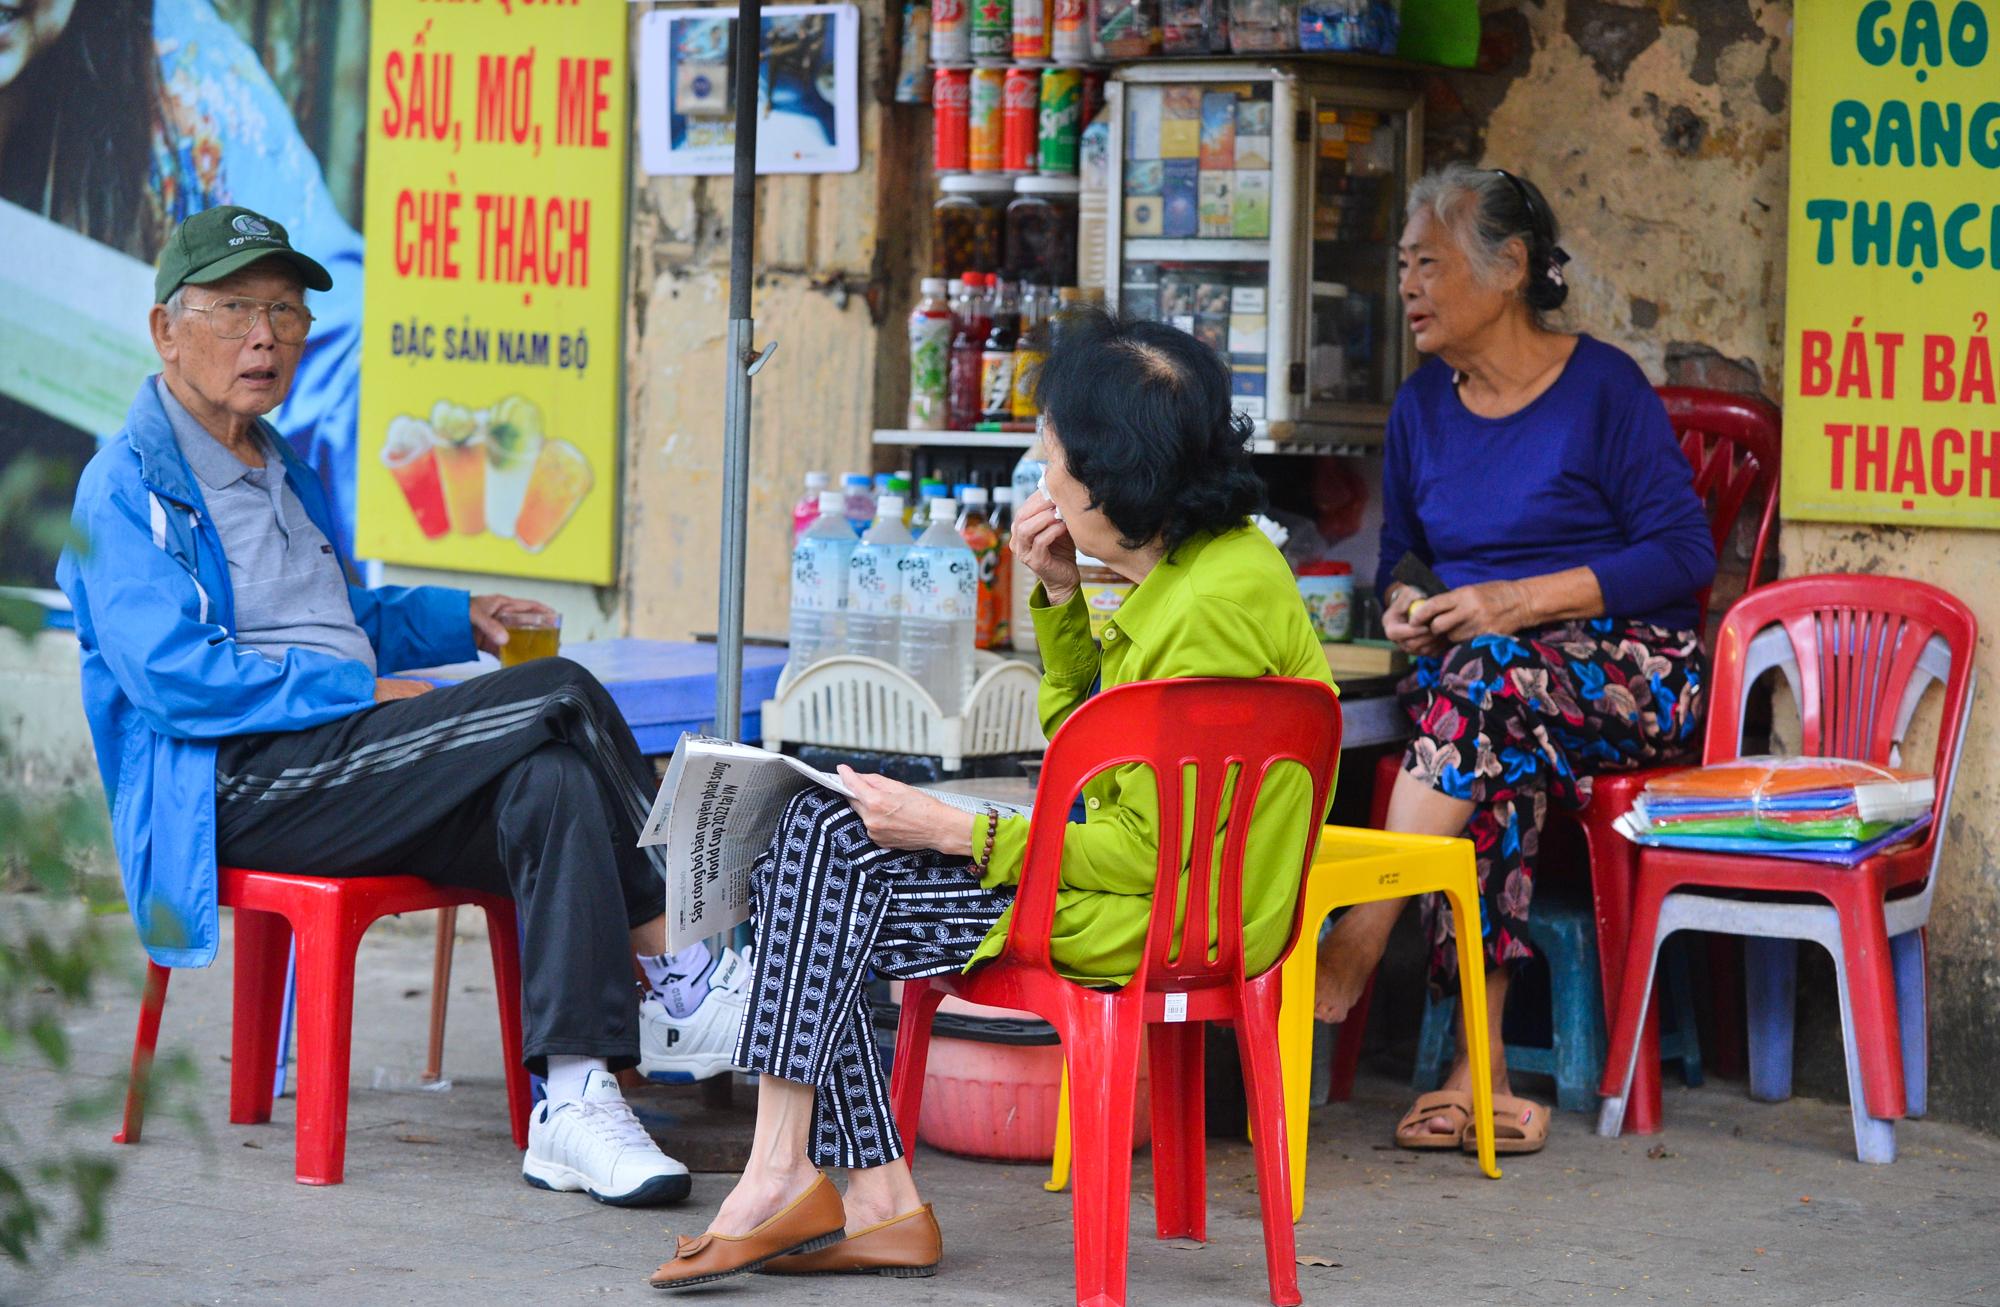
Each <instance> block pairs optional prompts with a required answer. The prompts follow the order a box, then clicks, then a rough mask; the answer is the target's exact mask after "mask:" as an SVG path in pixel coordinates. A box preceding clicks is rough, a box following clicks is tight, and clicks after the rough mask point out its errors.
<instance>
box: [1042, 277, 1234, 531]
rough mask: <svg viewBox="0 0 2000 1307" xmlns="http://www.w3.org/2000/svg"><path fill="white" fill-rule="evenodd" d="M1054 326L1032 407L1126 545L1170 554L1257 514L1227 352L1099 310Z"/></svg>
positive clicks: (1087, 310) (1163, 328)
mask: <svg viewBox="0 0 2000 1307" xmlns="http://www.w3.org/2000/svg"><path fill="white" fill-rule="evenodd" d="M1055 326H1056V330H1055V333H1054V338H1053V343H1052V345H1051V346H1050V349H1049V354H1048V357H1047V358H1046V359H1045V360H1044V361H1043V362H1042V364H1041V365H1040V367H1039V368H1038V370H1037V375H1036V377H1035V379H1034V387H1035V398H1036V402H1037V403H1038V405H1039V406H1040V408H1041V411H1042V412H1043V413H1044V414H1046V415H1047V417H1048V420H1049V423H1050V425H1051V426H1053V427H1054V429H1055V431H1054V434H1055V438H1056V441H1057V442H1058V443H1059V444H1060V445H1061V446H1062V451H1063V458H1064V460H1065V462H1066V463H1067V464H1068V467H1069V472H1070V475H1071V476H1073V477H1075V478H1076V479H1077V481H1078V482H1079V483H1081V484H1082V486H1083V488H1084V489H1085V490H1086V491H1087V492H1089V494H1090V506H1091V507H1092V508H1095V509H1101V510H1103V512H1104V515H1105V516H1106V517H1107V518H1109V519H1110V520H1111V524H1112V525H1113V526H1115V527H1117V528H1118V534H1119V536H1120V540H1119V543H1120V544H1122V545H1123V546H1124V547H1125V548H1127V549H1138V548H1141V547H1143V546H1145V545H1146V544H1147V543H1149V542H1151V541H1153V540H1155V539H1157V540H1159V541H1160V542H1161V543H1163V544H1164V545H1165V546H1166V548H1167V552H1168V553H1169V554H1171V553H1172V552H1173V551H1174V550H1176V549H1178V548H1179V547H1180V546H1181V545H1183V544H1185V543H1186V542H1187V541H1188V540H1190V539H1192V538H1193V537H1195V536H1197V535H1200V534H1201V533H1203V532H1206V531H1227V530H1230V529H1233V528H1235V527H1239V526H1242V525H1243V524H1244V522H1245V521H1246V520H1247V519H1248V518H1249V516H1250V514H1252V513H1253V512H1255V511H1257V509H1258V508H1259V507H1260V506H1261V505H1262V504H1263V502H1264V483H1263V482H1262V481H1260V480H1258V478H1257V474H1256V473H1255V472H1254V471H1253V470H1252V469H1251V466H1250V453H1249V449H1248V445H1249V440H1250V430H1251V427H1250V420H1249V419H1248V418H1246V417H1244V416H1243V415H1242V414H1240V413H1237V412H1236V411H1235V410H1234V408H1233V407H1232V406H1231V403H1230V387H1229V368H1228V366H1227V365H1226V364H1225V363H1224V362H1223V361H1222V358H1221V356H1220V355H1218V354H1217V353H1216V352H1215V351H1214V350H1212V349H1210V348H1209V347H1208V346H1207V345H1204V344H1202V343H1201V342H1200V341H1198V340H1196V339H1195V338H1194V337H1193V336H1191V335H1189V334H1188V333H1187V332H1185V331H1181V330H1179V329H1178V328H1175V327H1170V326H1168V325H1166V324H1165V323H1162V322H1148V321H1144V320H1141V319H1137V318H1128V317H1123V316H1120V315H1116V314H1113V313H1110V312H1108V311H1106V310H1105V309H1103V308H1101V307H1096V306H1088V307H1084V308H1080V309H1077V310H1074V311H1071V312H1066V313H1064V314H1063V315H1062V317H1061V318H1060V319H1058V320H1057V322H1056V324H1055Z"/></svg>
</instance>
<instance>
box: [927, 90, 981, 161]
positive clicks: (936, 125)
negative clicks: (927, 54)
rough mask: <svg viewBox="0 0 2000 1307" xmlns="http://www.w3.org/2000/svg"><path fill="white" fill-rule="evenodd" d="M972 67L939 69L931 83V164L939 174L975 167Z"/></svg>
mask: <svg viewBox="0 0 2000 1307" xmlns="http://www.w3.org/2000/svg"><path fill="white" fill-rule="evenodd" d="M971 126H972V70H971V69H969V68H940V69H938V70H937V75H936V76H935V77H934V78H933V79H932V83H931V140H932V153H931V167H932V168H933V169H935V170H936V171H938V172H940V173H946V172H964V171H966V170H967V169H968V168H970V167H971V166H972V159H971V156H970V153H969V150H970V146H971V142H970V141H969V140H968V138H967V137H968V133H969V131H970V130H971Z"/></svg>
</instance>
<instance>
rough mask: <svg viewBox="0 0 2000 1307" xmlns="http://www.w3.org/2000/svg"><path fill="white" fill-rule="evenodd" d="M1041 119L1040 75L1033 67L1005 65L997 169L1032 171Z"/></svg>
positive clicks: (1017, 173) (1008, 171)
mask: <svg viewBox="0 0 2000 1307" xmlns="http://www.w3.org/2000/svg"><path fill="white" fill-rule="evenodd" d="M1041 121H1042V77H1041V70H1040V69H1036V68H1009V69H1008V70H1007V75H1006V80H1005V81H1004V82H1003V83H1002V84H1001V92H1000V171H1001V172H1004V173H1012V174H1015V175H1017V176H1018V175H1021V174H1025V173H1031V172H1033V171H1035V167H1036V157H1035V156H1036V145H1037V142H1038V141H1039V140H1040V133H1041Z"/></svg>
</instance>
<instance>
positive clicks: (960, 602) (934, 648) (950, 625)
mask: <svg viewBox="0 0 2000 1307" xmlns="http://www.w3.org/2000/svg"><path fill="white" fill-rule="evenodd" d="M957 514H958V504H957V502H956V501H955V500H951V499H938V500H934V501H932V503H931V520H930V525H929V526H927V527H925V528H924V533H923V535H922V536H921V537H920V538H919V539H918V540H917V543H916V547H915V548H914V549H912V550H910V554H909V558H908V560H907V562H906V565H905V566H904V568H903V629H902V658H901V660H900V661H901V663H902V667H903V670H904V671H906V672H908V673H909V674H910V676H911V678H912V679H914V680H915V681H916V683H917V684H918V685H921V686H922V687H923V688H924V689H925V690H926V691H928V692H929V694H930V696H931V698H933V699H935V700H937V704H938V707H939V708H940V709H942V710H943V711H944V713H945V715H946V716H957V715H958V714H959V713H961V712H963V711H965V703H966V700H967V699H969V698H971V697H972V671H973V664H972V637H973V630H974V628H975V627H976V626H977V625H978V622H979V564H978V562H977V561H976V560H975V559H974V558H973V556H972V551H971V550H970V549H967V548H966V547H965V541H964V540H963V539H961V538H960V537H959V534H958V528H957V527H956V526H955V525H954V519H955V518H956V517H957Z"/></svg>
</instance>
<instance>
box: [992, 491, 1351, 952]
mask: <svg viewBox="0 0 2000 1307" xmlns="http://www.w3.org/2000/svg"><path fill="white" fill-rule="evenodd" d="M1030 608H1031V610H1032V612H1033V614H1034V621H1035V636H1036V639H1037V640H1038V641H1039V642H1040V645H1041V653H1042V664H1043V669H1044V670H1043V673H1042V686H1041V697H1040V710H1041V717H1042V730H1043V731H1044V732H1045V733H1046V734H1048V735H1050V736H1054V735H1055V733H1056V730H1057V728H1058V727H1060V726H1061V725H1062V724H1063V722H1064V721H1066V720H1067V719H1068V718H1069V715H1070V714H1071V713H1072V712H1075V711H1076V709H1077V708H1078V707H1079V706H1080V705H1081V704H1082V703H1083V701H1084V699H1085V697H1086V696H1087V695H1088V694H1089V693H1090V687H1091V683H1092V682H1093V681H1096V680H1097V679H1098V678H1099V676H1100V675H1101V676H1102V677H1103V686H1104V688H1105V689H1107V690H1109V689H1111V688H1113V687H1114V686H1119V685H1126V684H1129V683H1131V682H1133V681H1155V680H1164V679H1167V678H1170V677H1185V676H1237V677H1257V676H1288V677H1300V678H1305V679H1309V680H1315V681H1324V682H1326V683H1327V684H1329V685H1331V684H1332V683H1333V682H1332V677H1331V676H1330V675H1329V674H1328V672H1327V664H1326V656H1325V654H1324V653H1323V652H1322V651H1321V649H1320V646H1319V642H1318V640H1317V639H1316V638H1315V637H1314V635H1313V630H1312V625H1311V623H1310V622H1309V621H1308V620H1307V617H1306V611H1305V605H1304V604H1302V603H1301V602H1300V601H1299V593H1298V588H1297V586H1296V584H1295V583H1294V582H1293V580H1292V574H1291V570H1290V569H1289V568H1288V567H1287V566H1286V565H1285V560H1284V558H1283V556H1282V555H1280V554H1279V553H1278V551H1277V549H1276V548H1274V547H1273V546H1272V544H1271V542H1270V541H1269V540H1267V539H1266V538H1265V537H1264V535H1263V534H1262V533H1261V532H1259V531H1257V530H1256V529H1255V528H1253V527H1248V526H1246V527H1242V528H1239V529H1237V530H1234V531H1228V532H1224V533H1223V534H1221V535H1213V536H1206V535H1205V536H1197V537H1196V538H1195V539H1193V540H1190V541H1188V542H1187V543H1186V544H1184V545H1182V546H1181V547H1180V548H1179V549H1178V550H1176V551H1175V552H1174V554H1173V556H1172V557H1171V558H1169V559H1167V560H1165V561H1163V562H1161V563H1160V564H1159V565H1158V566H1157V567H1155V568H1154V569H1153V570H1152V572H1151V573H1149V574H1148V575H1147V577H1146V579H1145V580H1144V581H1143V582H1141V583H1140V584H1139V585H1138V586H1137V587H1136V588H1134V589H1133V591H1132V593H1131V594H1130V595H1129V596H1128V597H1127V598H1126V600H1125V603H1124V605H1123V606H1122V607H1121V608H1120V609H1119V610H1118V614H1117V616H1116V617H1115V618H1113V619H1112V621H1111V622H1110V623H1109V624H1108V625H1107V626H1106V627H1105V629H1104V644H1103V647H1102V649H1101V650H1100V648H1099V647H1098V645H1097V644H1096V643H1094V642H1093V641H1092V640H1091V638H1090V619H1089V615H1088V612H1087V611H1086V609H1085V607H1084V602H1083V598H1082V596H1081V595H1077V596H1073V597H1072V598H1071V599H1070V601H1069V602H1068V603H1067V604H1064V605H1062V606H1061V607H1059V608H1056V607H1050V606H1049V605H1048V595H1047V593H1046V592H1045V591H1043V590H1042V589H1041V588H1040V587H1037V589H1036V591H1035V596H1034V599H1033V600H1032V602H1031V604H1030ZM1083 798H1084V807H1085V819H1084V823H1083V825H1082V826H1080V827H1075V828H1072V829H1071V830H1070V831H1069V832H1068V835H1067V837H1066V838H1065V839H1064V841H1063V852H1062V888H1061V890H1060V891H1059V893H1058V894H1057V897H1056V916H1055V926H1054V929H1053V932H1052V935H1051V949H1052V953H1053V955H1054V959H1055V964H1056V967H1057V969H1058V970H1059V971H1061V972H1062V973H1063V974H1064V975H1066V976H1068V977H1070V978H1071V979H1073V980H1078V981H1082V982H1083V983H1085V984H1094V985H1102V984H1117V985H1122V984H1124V983H1125V982H1126V981H1128V980H1130V979H1131V978H1132V975H1133V973H1134V972H1135V971H1137V970H1138V967H1139V959H1140V956H1141V955H1142V954H1143V952H1144V951H1145V943H1146V927H1147V924H1148V922H1149V920H1150V919H1151V916H1152V900H1153V879H1154V871H1155V868H1156V866H1157V865H1158V863H1157V859H1158V849H1159V837H1158V831H1159V824H1160V812H1159V801H1158V797H1157V794H1156V792H1155V789H1154V783H1153V773H1152V772H1151V770H1150V769H1148V768H1145V767H1139V766H1130V767H1120V768H1116V769H1114V770H1112V771H1108V772H1104V773H1101V774H1100V775H1098V776H1097V777H1096V778H1095V779H1093V780H1091V781H1090V782H1089V783H1088V784H1087V785H1085V786H1084V789H1083ZM1311 802H1312V780H1311V778H1310V777H1309V776H1307V775H1306V772H1305V769H1304V768H1302V767H1298V766H1286V767H1280V768H1277V769H1274V770H1273V771H1272V773H1271V775H1270V777H1269V779H1268V780H1267V781H1266V782H1265V785H1264V790H1263V792H1262V794H1260V795H1259V796H1258V800H1257V807H1256V811H1255V813H1254V814H1253V816H1252V818H1251V823H1250V838H1249V843H1248V846H1247V848H1246V850H1245V854H1244V858H1245V866H1244V877H1243V935H1244V960H1245V965H1246V968H1247V970H1248V972H1249V974H1251V975H1255V974H1257V973H1258V972H1260V971H1262V970H1264V969H1266V968H1268V967H1269V966H1271V965H1272V964H1273V963H1274V962H1276V961H1277V959H1278V954H1279V951H1280V950H1282V949H1283V948H1284V946H1285V940H1286V938H1287V936H1288V935H1289V934H1290V931H1291V925H1292V907H1293V901H1294V897H1295V895H1296V894H1297V891H1298V875H1299V868H1300V865H1301V863H1302V861H1303V859H1304V857H1305V852H1306V850H1305V841H1306V840H1307V839H1308V838H1310V833H1312V832H1316V831H1317V829H1318V823H1316V822H1314V823H1310V824H1309V823H1308V821H1307V819H1306V808H1307V807H1308V806H1309V805H1310V804H1311ZM1185 807H1186V808H1187V809H1190V811H1188V812H1187V816H1186V817H1185V819H1184V822H1185V825H1186V827H1187V829H1184V830H1183V832H1182V835H1181V841H1180V845H1181V848H1182V850H1183V861H1182V868H1183V870H1182V875H1183V876H1184V877H1185V875H1186V866H1187V861H1186V850H1188V849H1189V848H1191V847H1192V843H1193V841H1192V839H1191V837H1190V833H1189V832H1190V830H1191V827H1192V822H1193V813H1192V811H1191V808H1192V804H1191V803H1189V804H1187V805H1185ZM1227 812H1228V803H1227V801H1226V800H1225V802H1224V805H1223V814H1224V816H1225V817H1226V815H1227ZM1318 815H1320V816H1322V817H1323V816H1324V815H1325V814H1323V813H1322V814H1318ZM974 834H975V841H976V845H983V843H984V841H985V836H986V823H985V819H984V818H981V819H980V820H979V821H978V822H977V823H976V824H975V831H974ZM1027 845H1028V819H1027V818H1025V817H1006V818H1002V819H1001V820H1000V822H999V829H998V830H997V831H996V832H995V838H994V847H993V855H992V857H991V859H990V860H989V861H988V863H987V872H986V875H985V878H984V884H986V885H987V886H988V887H992V886H997V885H1015V884H1019V883H1020V880H1021V864H1022V861H1023V859H1024V857H1025V856H1026V853H1027ZM1214 865H1215V866H1216V867H1218V868H1219V867H1220V865H1221V843H1220V839H1219V838H1218V841H1217V852H1216V860H1215V864H1214ZM1012 917H1013V914H1012V913H1011V912H1009V913H1008V914H1007V915H1006V916H1004V917H1002V918H1001V919H1000V921H999V922H998V923H997V924H996V925H995V926H994V927H993V929H992V930H991V931H990V932H989V933H988V934H987V936H986V938H985V939H984V940H983V941H981V943H980V946H979V948H978V950H977V951H976V952H975V953H974V954H973V958H972V964H973V965H976V964H977V963H979V962H982V961H985V960H986V959H988V958H992V957H996V956H998V955H999V953H1000V950H1001V947H1002V945H1003V944H1004V942H1005V940H1006V934H1007V928H1008V925H1009V923H1010V922H1011V920H1012Z"/></svg>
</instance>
